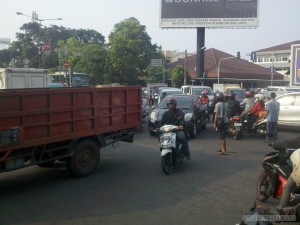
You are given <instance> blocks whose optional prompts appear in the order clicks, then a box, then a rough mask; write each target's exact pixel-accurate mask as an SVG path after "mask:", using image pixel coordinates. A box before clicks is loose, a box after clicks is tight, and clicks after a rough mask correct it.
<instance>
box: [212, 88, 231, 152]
mask: <svg viewBox="0 0 300 225" xmlns="http://www.w3.org/2000/svg"><path fill="white" fill-rule="evenodd" d="M217 101H218V103H217V104H216V106H215V109H214V113H215V118H214V128H215V129H216V130H217V131H219V133H220V140H221V148H220V149H218V154H219V155H227V149H226V133H227V128H228V104H227V103H225V102H224V94H223V92H219V93H218V95H217Z"/></svg>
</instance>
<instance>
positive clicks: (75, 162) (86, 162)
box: [66, 140, 100, 178]
mask: <svg viewBox="0 0 300 225" xmlns="http://www.w3.org/2000/svg"><path fill="white" fill-rule="evenodd" d="M99 161H100V150H99V148H98V146H97V144H96V143H95V142H94V141H92V140H84V141H80V142H79V143H78V144H77V145H76V147H75V150H74V154H73V155H72V156H71V157H70V158H69V159H68V160H67V162H66V163H67V168H68V170H69V172H70V173H71V174H72V175H73V176H74V177H78V178H79V177H85V176H88V175H90V174H91V173H93V172H94V171H95V170H96V168H97V166H98V164H99Z"/></svg>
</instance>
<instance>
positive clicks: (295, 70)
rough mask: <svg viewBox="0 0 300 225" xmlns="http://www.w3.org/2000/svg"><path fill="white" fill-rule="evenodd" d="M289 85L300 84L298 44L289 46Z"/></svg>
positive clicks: (299, 50)
mask: <svg viewBox="0 0 300 225" xmlns="http://www.w3.org/2000/svg"><path fill="white" fill-rule="evenodd" d="M290 71H291V72H290V86H300V45H292V46H291V68H290Z"/></svg>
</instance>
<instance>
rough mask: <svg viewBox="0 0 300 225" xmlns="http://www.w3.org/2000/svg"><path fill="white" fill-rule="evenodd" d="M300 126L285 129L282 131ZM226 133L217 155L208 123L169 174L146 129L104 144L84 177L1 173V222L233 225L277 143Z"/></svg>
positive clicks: (33, 170) (41, 171)
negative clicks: (95, 163) (124, 140)
mask: <svg viewBox="0 0 300 225" xmlns="http://www.w3.org/2000/svg"><path fill="white" fill-rule="evenodd" d="M298 133H299V132H298ZM298 133H297V132H296V131H287V130H283V131H280V132H279V138H280V139H284V138H287V137H291V136H295V135H297V134H298ZM227 140H228V141H227V146H228V155H227V156H219V155H217V154H216V149H217V147H218V144H219V140H218V133H217V132H215V131H214V130H213V127H212V124H209V125H208V128H207V129H206V130H202V131H201V132H200V133H199V134H198V135H197V137H196V138H195V139H192V140H191V141H190V142H189V145H190V149H191V154H192V160H191V161H184V162H183V163H182V164H181V165H179V166H178V167H177V168H176V169H175V170H174V171H173V173H172V174H171V175H165V174H164V173H163V172H162V170H161V166H160V154H159V150H158V140H157V138H155V137H151V136H149V134H148V133H147V129H146V128H144V132H142V133H137V134H136V136H135V141H134V143H133V144H129V143H120V144H119V145H118V146H115V147H117V149H114V148H112V147H107V148H105V149H103V150H102V151H101V162H100V165H99V168H98V169H97V171H96V172H95V173H94V174H93V175H91V176H89V177H86V178H81V179H74V178H71V177H70V175H69V174H68V171H67V170H66V169H65V168H64V167H63V166H62V165H57V166H56V168H54V169H53V168H40V167H38V166H33V167H28V168H25V169H21V170H17V171H13V172H8V173H3V174H0V225H99V224H101V225H103V224H109V225H119V224H121V225H126V224H130V225H131V224H134V225H148V224H149V225H152V224H155V225H160V224H161V225H165V224H172V225H177V224H178V225H179V224H180V225H181V224H191V225H194V224H195V225H198V224H205V225H216V224H225V225H227V224H228V225H235V224H237V223H239V222H241V220H242V215H243V214H244V213H245V212H247V211H249V208H250V207H251V206H252V205H253V202H254V199H255V186H256V182H257V179H258V176H259V174H260V172H261V171H262V167H261V162H262V157H263V155H264V154H265V153H267V152H268V151H271V150H272V149H271V148H270V147H268V146H267V145H266V143H265V142H264V140H263V139H262V138H261V137H253V136H246V137H244V138H243V139H242V140H233V139H232V138H228V139H227ZM276 203H277V201H276V200H272V201H269V202H268V204H269V205H272V204H273V205H276ZM281 224H284V223H281ZM289 224H292V223H289Z"/></svg>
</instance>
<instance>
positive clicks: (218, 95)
mask: <svg viewBox="0 0 300 225" xmlns="http://www.w3.org/2000/svg"><path fill="white" fill-rule="evenodd" d="M215 97H216V99H217V100H223V99H224V93H223V92H220V91H219V92H217V93H216V95H215Z"/></svg>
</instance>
